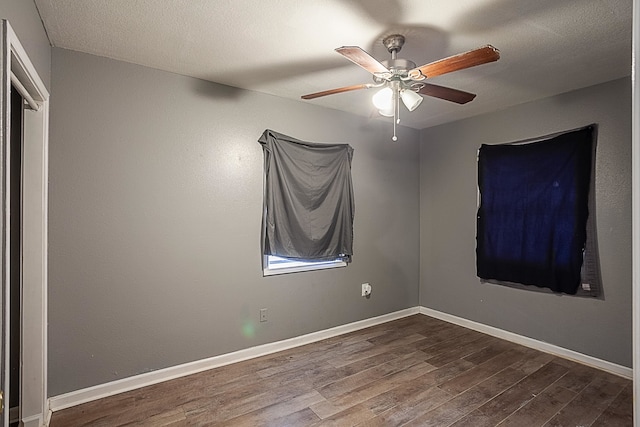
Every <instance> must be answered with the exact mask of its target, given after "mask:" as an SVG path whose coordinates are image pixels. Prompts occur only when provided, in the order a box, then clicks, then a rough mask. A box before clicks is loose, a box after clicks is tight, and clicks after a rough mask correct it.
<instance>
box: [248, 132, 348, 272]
mask: <svg viewBox="0 0 640 427" xmlns="http://www.w3.org/2000/svg"><path fill="white" fill-rule="evenodd" d="M258 142H259V143H260V144H262V149H263V153H264V173H265V190H264V210H263V217H262V226H263V228H262V233H263V236H262V244H263V254H265V255H276V256H279V257H284V258H293V259H300V260H313V261H324V260H335V259H337V258H342V259H343V260H345V261H347V262H350V261H351V256H352V255H353V215H354V200H353V187H352V184H351V159H352V158H353V148H351V146H349V145H348V144H316V143H311V142H304V141H299V140H297V139H295V138H291V137H289V136H286V135H283V134H280V133H277V132H274V131H272V130H269V129H267V130H265V131H264V133H263V134H262V136H261V137H260V139H259V140H258Z"/></svg>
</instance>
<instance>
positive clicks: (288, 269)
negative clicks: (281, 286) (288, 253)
mask: <svg viewBox="0 0 640 427" xmlns="http://www.w3.org/2000/svg"><path fill="white" fill-rule="evenodd" d="M262 265H263V267H264V268H263V270H262V272H263V275H264V276H275V275H277V274H287V273H300V272H303V271H314V270H325V269H328V268H338V267H346V266H347V263H346V262H345V261H343V260H342V259H336V260H333V261H293V260H288V259H285V258H280V257H277V256H273V255H264V256H263V260H262Z"/></svg>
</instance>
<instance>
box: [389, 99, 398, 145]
mask: <svg viewBox="0 0 640 427" xmlns="http://www.w3.org/2000/svg"><path fill="white" fill-rule="evenodd" d="M398 123H400V103H399V102H398V91H397V90H394V91H393V137H392V138H391V140H392V141H393V142H396V141H397V140H398V137H397V136H396V124H398Z"/></svg>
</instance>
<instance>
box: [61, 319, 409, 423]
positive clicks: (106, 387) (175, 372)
mask: <svg viewBox="0 0 640 427" xmlns="http://www.w3.org/2000/svg"><path fill="white" fill-rule="evenodd" d="M418 311H419V310H418V307H413V308H408V309H404V310H400V311H396V312H393V313H389V314H384V315H382V316H377V317H372V318H370V319H365V320H360V321H358V322H353V323H349V324H347V325H341V326H336V327H334V328H330V329H325V330H323V331H318V332H313V333H310V334H306V335H302V336H299V337H294V338H289V339H286V340H282V341H277V342H273V343H268V344H263V345H259V346H256V347H251V348H247V349H244V350H238V351H234V352H233V353H227V354H222V355H220V356H214V357H210V358H207V359H203V360H198V361H195V362H191V363H185V364H182V365H178V366H172V367H170V368H165V369H159V370H157V371H153V372H147V373H144V374H140V375H135V376H133V377H128V378H123V379H121V380H117V381H112V382H109V383H105V384H99V385H96V386H93V387H88V388H85V389H81V390H76V391H72V392H70V393H65V394H61V395H59V396H54V397H51V398H50V399H49V408H50V410H51V411H52V412H55V411H59V410H62V409H65V408H70V407H72V406H76V405H80V404H82V403H86V402H91V401H93V400H97V399H102V398H104V397H108V396H113V395H115V394H119V393H123V392H126V391H130V390H135V389H138V388H141V387H146V386H149V385H152V384H157V383H160V382H163V381H168V380H171V379H174V378H179V377H184V376H187V375H191V374H195V373H198V372H202V371H206V370H208V369H213V368H217V367H220V366H224V365H229V364H231V363H236V362H241V361H243V360H247V359H253V358H255V357H260V356H265V355H267V354H272V353H276V352H278V351H282V350H287V349H289V348H293V347H298V346H302V345H306V344H310V343H313V342H316V341H320V340H324V339H327V338H331V337H334V336H337V335H342V334H346V333H349V332H353V331H357V330H360V329H364V328H368V327H370V326H374V325H379V324H381V323H385V322H390V321H392V320H396V319H400V318H403V317H407V316H411V315H413V314H418Z"/></svg>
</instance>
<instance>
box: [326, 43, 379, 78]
mask: <svg viewBox="0 0 640 427" xmlns="http://www.w3.org/2000/svg"><path fill="white" fill-rule="evenodd" d="M336 52H338V53H339V54H340V55H342V56H344V57H345V58H347V59H348V60H349V61H351V62H353V63H354V64H356V65H359V66H360V67H362V68H364V69H365V70H367V71H368V72H370V73H371V74H373V75H375V76H377V77H380V78H383V79H388V78H389V77H391V71H389V69H388V68H387V67H385V66H384V65H382V64H381V63H380V62H379V61H378V60H377V59H376V58H374V57H373V56H371V55H369V54H368V53H367V52H365V51H364V50H362V49H361V48H359V47H358V46H342V47H339V48H337V49H336Z"/></svg>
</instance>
